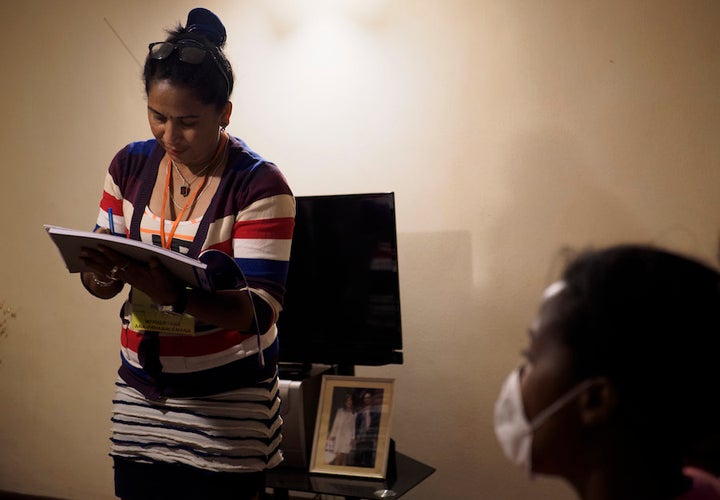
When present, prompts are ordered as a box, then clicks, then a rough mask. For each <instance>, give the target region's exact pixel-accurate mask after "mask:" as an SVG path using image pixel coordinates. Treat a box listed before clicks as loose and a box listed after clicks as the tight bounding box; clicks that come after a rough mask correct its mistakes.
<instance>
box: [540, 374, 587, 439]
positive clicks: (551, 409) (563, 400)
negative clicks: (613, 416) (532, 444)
mask: <svg viewBox="0 0 720 500" xmlns="http://www.w3.org/2000/svg"><path fill="white" fill-rule="evenodd" d="M596 383H598V381H597V380H596V379H592V378H588V379H585V380H583V381H582V382H580V383H579V384H578V385H576V386H575V387H573V388H572V389H570V390H569V391H568V392H566V393H565V394H563V395H562V396H560V397H559V398H558V399H556V400H555V401H553V403H552V404H550V405H549V406H548V407H547V408H545V409H544V410H542V411H541V412H540V413H538V414H537V415H535V418H533V420H532V422H530V430H531V431H535V430H537V429H538V428H539V427H540V426H541V425H542V424H544V423H545V421H546V420H547V419H548V418H550V417H551V416H552V415H553V414H554V413H555V412H557V411H558V410H559V409H560V408H562V407H563V406H565V405H566V404H567V403H568V402H569V401H571V400H573V399H574V398H576V397H577V396H578V395H579V394H580V393H581V392H583V391H584V390H585V389H587V388H588V387H590V386H592V385H594V384H596Z"/></svg>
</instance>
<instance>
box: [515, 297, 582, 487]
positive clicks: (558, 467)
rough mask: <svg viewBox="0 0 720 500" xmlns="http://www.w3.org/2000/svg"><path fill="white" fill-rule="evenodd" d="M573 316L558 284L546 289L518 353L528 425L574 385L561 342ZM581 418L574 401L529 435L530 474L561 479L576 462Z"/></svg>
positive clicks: (566, 350) (569, 354)
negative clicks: (523, 347) (522, 360)
mask: <svg viewBox="0 0 720 500" xmlns="http://www.w3.org/2000/svg"><path fill="white" fill-rule="evenodd" d="M573 313H574V311H573V307H572V303H571V300H570V299H569V298H568V295H567V291H566V289H565V288H564V285H563V284H562V283H556V284H553V285H551V286H550V287H548V289H547V290H546V291H545V293H544V294H543V300H542V302H541V304H540V309H539V311H538V314H537V316H536V317H535V319H534V321H533V322H532V324H531V326H530V328H529V331H528V335H529V345H528V348H527V349H526V350H525V351H524V352H523V355H524V357H525V363H524V365H523V367H522V374H521V390H522V399H523V406H524V409H525V416H526V418H527V419H528V421H530V422H532V421H533V419H534V418H535V417H536V416H537V415H538V413H540V412H541V411H542V410H544V409H545V408H547V407H548V406H549V405H550V404H552V403H553V402H554V401H556V400H557V399H559V398H560V397H561V396H563V395H564V394H565V393H567V392H568V391H569V390H570V389H572V388H573V387H574V386H575V385H576V384H577V380H575V377H574V375H573V372H572V366H573V365H572V352H571V351H570V349H569V348H568V347H567V346H566V345H565V344H564V343H563V341H562V335H561V332H562V331H563V328H565V325H566V324H567V319H568V318H570V315H572V314H573ZM579 431H580V419H579V412H578V406H577V399H574V400H571V401H570V402H569V403H568V404H567V405H565V406H564V407H563V408H562V409H560V410H559V411H558V412H557V413H555V414H554V415H552V416H551V417H550V418H549V419H548V420H547V421H545V423H544V424H542V425H540V427H539V428H538V429H536V430H535V432H534V434H533V447H532V464H533V467H532V468H533V471H535V472H538V473H544V474H562V473H563V472H565V471H566V468H567V467H568V466H572V464H573V462H574V461H576V460H577V455H576V453H577V451H578V446H579V441H580V440H579V439H578V438H579Z"/></svg>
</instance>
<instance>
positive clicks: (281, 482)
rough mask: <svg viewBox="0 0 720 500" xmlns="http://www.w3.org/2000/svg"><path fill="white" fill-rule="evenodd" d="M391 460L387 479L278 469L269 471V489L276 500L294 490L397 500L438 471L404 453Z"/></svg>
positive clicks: (348, 499)
mask: <svg viewBox="0 0 720 500" xmlns="http://www.w3.org/2000/svg"><path fill="white" fill-rule="evenodd" d="M393 455H394V456H392V457H390V458H389V461H388V472H387V477H386V478H385V479H373V478H357V477H346V476H335V475H325V474H322V475H321V474H310V473H309V472H308V471H306V470H304V469H291V468H285V467H277V468H275V469H271V470H269V471H267V483H266V484H267V487H268V488H272V490H273V496H272V498H274V499H275V500H287V499H288V498H289V492H290V491H293V490H294V491H304V492H310V493H321V494H325V495H338V496H344V497H345V498H346V500H360V499H370V500H372V499H376V498H390V499H393V500H394V499H396V498H400V497H401V496H403V495H404V494H405V493H407V492H408V491H410V490H411V489H413V488H414V487H415V486H417V485H418V484H420V483H421V482H422V481H423V480H425V479H426V478H427V477H428V476H430V475H431V474H432V473H433V472H435V469H434V468H432V467H430V466H429V465H425V464H424V463H421V462H418V461H417V460H414V459H412V458H410V457H408V456H407V455H403V454H402V453H394V454H393Z"/></svg>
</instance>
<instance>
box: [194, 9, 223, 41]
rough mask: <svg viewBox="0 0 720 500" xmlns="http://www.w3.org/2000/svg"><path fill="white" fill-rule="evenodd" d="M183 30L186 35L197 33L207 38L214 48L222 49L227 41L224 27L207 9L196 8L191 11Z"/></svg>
mask: <svg viewBox="0 0 720 500" xmlns="http://www.w3.org/2000/svg"><path fill="white" fill-rule="evenodd" d="M185 30H186V31H187V32H188V33H193V32H195V33H199V34H201V35H204V36H205V37H207V39H208V40H210V41H211V42H212V43H214V44H215V46H216V47H220V48H222V47H223V46H224V45H225V40H227V33H226V32H225V26H224V25H223V23H222V21H220V18H219V17H218V16H216V15H215V14H213V13H212V12H210V11H209V10H207V9H203V8H201V7H198V8H196V9H193V10H191V11H190V12H189V13H188V17H187V26H186V27H185Z"/></svg>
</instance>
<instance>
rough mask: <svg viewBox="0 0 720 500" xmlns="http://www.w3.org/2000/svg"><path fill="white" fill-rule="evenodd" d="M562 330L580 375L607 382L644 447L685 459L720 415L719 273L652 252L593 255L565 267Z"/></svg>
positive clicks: (624, 249) (633, 248)
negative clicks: (566, 306) (567, 310)
mask: <svg viewBox="0 0 720 500" xmlns="http://www.w3.org/2000/svg"><path fill="white" fill-rule="evenodd" d="M563 280H564V281H565V283H566V285H567V295H566V296H567V297H569V300H570V301H571V307H572V309H571V310H572V313H571V314H570V315H569V316H570V317H569V318H568V324H566V325H565V328H564V329H563V334H564V341H565V343H566V344H567V345H568V346H569V347H570V348H571V349H572V350H573V352H574V361H575V371H576V374H577V376H578V378H587V377H592V376H607V377H608V378H609V379H610V380H611V381H612V383H613V385H614V386H615V387H616V389H617V391H618V394H619V400H620V401H619V408H618V409H619V412H620V413H619V414H620V415H621V416H622V417H623V418H624V421H625V422H626V423H627V425H629V426H630V427H629V430H630V431H631V432H632V433H633V436H634V437H637V439H638V440H641V439H645V440H647V441H645V442H647V443H656V444H659V445H660V446H663V447H668V448H669V449H672V450H676V451H679V452H683V453H684V452H686V450H687V449H688V447H689V446H691V445H693V444H695V443H696V442H698V440H701V439H702V438H703V437H705V436H706V435H708V433H709V431H711V430H712V431H714V429H715V428H716V426H717V424H718V418H720V409H719V406H720V404H719V402H718V390H717V388H718V384H717V382H718V370H717V363H718V355H719V354H720V295H719V290H718V287H719V286H720V275H719V274H718V272H717V271H716V270H715V269H713V268H711V267H710V266H708V265H705V264H703V263H702V262H700V261H698V260H695V259H692V258H689V257H686V256H682V255H679V254H676V253H671V252H668V251H665V250H661V249H658V248H654V247H650V246H641V245H622V246H615V247H611V248H608V249H604V250H597V251H588V252H585V253H582V254H581V255H579V256H578V257H576V258H575V259H574V260H573V261H572V262H571V263H570V264H569V265H568V266H567V268H566V269H565V272H564V273H563Z"/></svg>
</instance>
